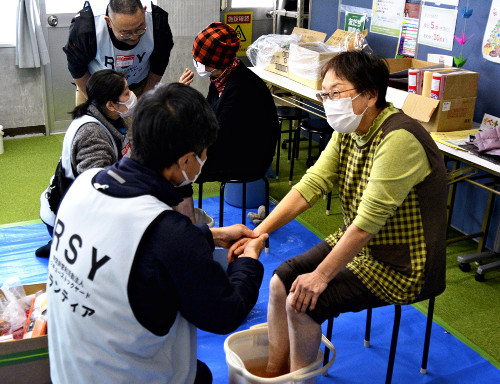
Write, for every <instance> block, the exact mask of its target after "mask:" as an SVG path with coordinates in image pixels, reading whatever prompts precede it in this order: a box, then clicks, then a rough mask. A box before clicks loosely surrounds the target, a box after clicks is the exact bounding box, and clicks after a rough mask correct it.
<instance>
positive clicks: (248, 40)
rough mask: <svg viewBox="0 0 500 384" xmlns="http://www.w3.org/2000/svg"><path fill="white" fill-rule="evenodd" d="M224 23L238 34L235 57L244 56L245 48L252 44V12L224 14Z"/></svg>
mask: <svg viewBox="0 0 500 384" xmlns="http://www.w3.org/2000/svg"><path fill="white" fill-rule="evenodd" d="M224 19H225V23H226V24H229V25H230V26H231V27H233V29H234V30H235V31H236V33H237V34H238V37H239V38H240V41H241V46H240V50H239V51H238V53H237V56H246V54H247V48H248V46H249V45H250V44H252V21H253V12H233V13H226V15H225V17H224Z"/></svg>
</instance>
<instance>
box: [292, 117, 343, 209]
mask: <svg viewBox="0 0 500 384" xmlns="http://www.w3.org/2000/svg"><path fill="white" fill-rule="evenodd" d="M301 131H304V132H306V133H307V134H308V137H309V145H308V148H307V160H306V167H307V168H309V167H310V166H312V165H313V164H314V162H315V161H316V160H317V159H318V157H319V155H320V154H321V152H322V151H323V149H325V147H326V143H327V139H328V138H329V137H330V136H331V135H332V133H333V128H332V127H330V125H329V124H328V122H327V121H326V120H325V119H322V118H317V119H304V120H302V122H301V123H300V125H299V126H298V127H297V129H296V130H295V134H294V141H293V145H294V147H293V155H292V164H291V165H290V178H289V179H288V184H289V185H292V180H293V166H294V159H295V157H298V153H299V142H300V140H299V139H300V132H301ZM313 134H316V135H318V136H319V152H318V156H312V141H313V140H312V137H313ZM327 199H328V201H327V203H326V215H329V214H330V205H331V200H332V193H331V192H330V193H329V194H328V196H327Z"/></svg>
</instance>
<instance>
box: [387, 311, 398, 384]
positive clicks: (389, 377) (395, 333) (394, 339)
mask: <svg viewBox="0 0 500 384" xmlns="http://www.w3.org/2000/svg"><path fill="white" fill-rule="evenodd" d="M400 322H401V305H398V304H396V305H394V327H393V328H392V341H391V350H390V352H389V363H388V364H387V375H386V376H385V383H386V384H391V381H392V371H393V370H394V359H395V357H396V346H397V344H398V334H399V323H400Z"/></svg>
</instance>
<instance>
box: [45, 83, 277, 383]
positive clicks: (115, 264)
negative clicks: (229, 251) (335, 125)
mask: <svg viewBox="0 0 500 384" xmlns="http://www.w3.org/2000/svg"><path fill="white" fill-rule="evenodd" d="M133 124H134V132H133V135H134V136H133V142H134V143H135V144H134V145H135V146H134V151H133V152H132V157H131V158H128V157H124V158H122V159H121V160H120V161H119V162H118V163H115V164H114V165H113V166H111V167H109V168H106V169H91V170H88V171H85V172H84V173H82V174H81V175H80V176H79V177H78V178H77V179H76V180H75V181H74V183H73V184H72V186H71V187H70V189H69V190H68V192H67V194H66V197H65V198H64V200H63V201H62V203H61V206H60V208H59V211H58V215H57V219H56V224H55V227H54V238H53V242H52V248H51V254H50V261H49V271H48V281H47V293H48V298H47V305H48V329H49V332H48V337H49V354H50V371H51V372H50V374H51V378H52V381H53V383H54V384H62V383H64V384H66V383H72V384H78V383H85V384H87V383H211V382H212V375H211V372H210V370H209V369H208V367H207V366H206V365H205V364H204V363H202V362H200V361H198V360H197V354H196V328H199V329H202V330H204V331H208V332H214V333H218V334H226V333H229V332H233V331H234V330H236V328H237V327H238V326H240V325H241V323H242V322H243V320H244V319H245V318H246V316H247V315H248V313H249V312H250V310H251V309H252V308H253V306H254V305H255V303H256V301H257V298H258V293H259V288H260V285H261V282H262V278H263V272H264V268H263V266H262V264H261V262H260V261H259V260H258V258H259V255H260V253H261V251H262V248H263V247H264V242H265V240H266V239H267V238H268V235H267V234H263V235H261V236H259V237H256V236H255V235H254V233H253V231H252V230H250V229H249V228H247V227H245V226H244V225H242V224H237V225H233V226H230V227H224V228H208V226H207V225H206V224H192V222H191V220H190V219H189V218H188V217H187V216H185V215H183V214H181V213H179V212H176V211H174V210H172V209H171V207H172V206H175V205H177V204H178V202H179V201H180V200H181V195H180V194H179V193H178V187H180V186H183V185H186V184H189V183H192V182H193V181H194V180H195V179H196V177H197V176H198V175H199V173H200V171H201V168H202V166H203V163H204V162H205V160H206V156H207V155H206V153H207V147H208V146H209V145H210V144H212V143H213V142H214V141H215V138H216V134H217V129H218V125H217V119H216V117H215V115H214V114H213V112H212V109H211V108H210V105H209V104H208V103H207V101H206V100H205V98H204V97H203V96H202V95H201V94H200V93H199V92H198V91H196V90H195V89H193V88H191V87H188V86H186V85H183V84H180V83H172V84H169V85H161V86H158V87H157V88H156V89H155V90H153V91H151V92H148V93H147V94H145V95H143V97H142V98H141V100H139V103H138V105H137V107H136V109H135V114H134V121H133ZM242 236H250V237H251V238H252V240H251V241H250V245H249V246H247V248H246V250H245V253H244V254H243V255H241V256H239V257H238V258H236V259H232V260H228V263H229V264H228V267H227V270H224V269H223V268H222V266H221V265H220V264H219V263H218V262H216V261H214V259H213V250H214V246H221V247H225V248H228V247H229V246H231V245H232V244H233V243H234V242H235V241H236V240H237V239H240V238H241V237H242ZM221 348H222V346H221Z"/></svg>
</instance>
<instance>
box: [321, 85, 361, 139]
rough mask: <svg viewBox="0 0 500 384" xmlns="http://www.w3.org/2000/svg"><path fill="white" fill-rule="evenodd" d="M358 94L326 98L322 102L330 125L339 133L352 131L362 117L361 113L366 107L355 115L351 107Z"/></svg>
mask: <svg viewBox="0 0 500 384" xmlns="http://www.w3.org/2000/svg"><path fill="white" fill-rule="evenodd" d="M359 95H360V94H359V93H358V94H357V95H356V96H354V98H350V97H345V98H343V99H333V100H332V99H326V100H325V101H324V102H323V107H324V108H325V115H326V119H327V121H328V124H329V125H330V127H332V128H333V129H334V130H335V131H337V132H340V133H352V132H354V131H355V130H356V129H357V128H358V126H359V123H360V122H361V119H362V118H363V114H364V113H365V112H366V110H367V109H368V107H366V108H365V110H364V111H363V113H361V115H356V114H355V113H354V110H353V109H352V102H353V100H354V99H356V97H358V96H359Z"/></svg>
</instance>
